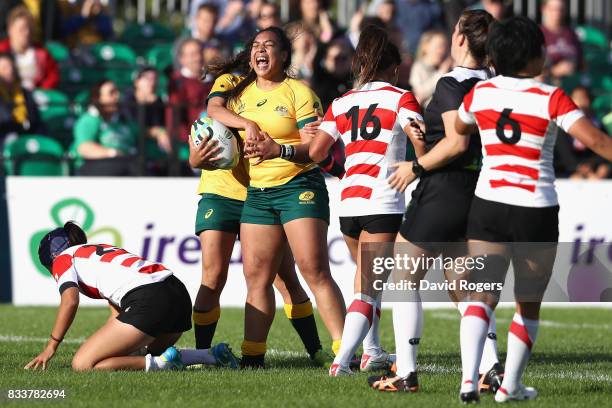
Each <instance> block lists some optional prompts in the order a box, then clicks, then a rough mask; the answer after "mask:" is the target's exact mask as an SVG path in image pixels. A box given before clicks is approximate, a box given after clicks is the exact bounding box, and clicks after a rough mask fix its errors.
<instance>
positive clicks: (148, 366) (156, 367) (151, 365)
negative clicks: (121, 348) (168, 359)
mask: <svg viewBox="0 0 612 408" xmlns="http://www.w3.org/2000/svg"><path fill="white" fill-rule="evenodd" d="M165 366H166V364H165V361H162V360H160V359H159V357H154V356H153V355H151V354H147V355H146V356H145V371H147V372H148V371H161V370H163V369H164V368H165Z"/></svg>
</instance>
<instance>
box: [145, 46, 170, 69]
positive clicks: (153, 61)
mask: <svg viewBox="0 0 612 408" xmlns="http://www.w3.org/2000/svg"><path fill="white" fill-rule="evenodd" d="M172 48H173V46H172V44H158V45H154V46H153V47H152V48H151V49H149V50H148V51H147V52H146V54H145V61H146V62H147V64H148V65H151V66H152V67H155V69H156V70H158V71H160V72H162V71H164V70H165V69H166V68H168V67H169V66H171V65H172V62H173V59H174V58H173V52H172V51H173V50H172Z"/></svg>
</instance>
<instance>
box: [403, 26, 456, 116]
mask: <svg viewBox="0 0 612 408" xmlns="http://www.w3.org/2000/svg"><path fill="white" fill-rule="evenodd" d="M448 51H449V49H448V40H447V38H446V33H445V32H444V31H440V30H432V31H427V32H425V33H423V35H422V36H421V40H420V41H419V48H418V49H417V54H416V60H415V61H414V63H413V64H412V70H411V71H410V86H411V87H412V92H413V93H414V95H415V96H416V98H417V100H418V101H419V103H420V104H421V106H422V107H423V108H424V107H426V106H427V105H428V104H429V101H431V96H432V95H433V93H434V90H435V89H436V84H437V83H438V79H440V78H441V77H442V75H444V74H446V73H447V72H448V71H450V69H451V68H452V66H453V61H452V60H451V58H450V55H449V52H448Z"/></svg>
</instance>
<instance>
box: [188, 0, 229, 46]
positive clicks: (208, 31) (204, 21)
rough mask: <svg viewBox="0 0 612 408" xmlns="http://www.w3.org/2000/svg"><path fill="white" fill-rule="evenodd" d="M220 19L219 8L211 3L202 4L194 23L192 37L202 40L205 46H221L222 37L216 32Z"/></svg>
mask: <svg viewBox="0 0 612 408" xmlns="http://www.w3.org/2000/svg"><path fill="white" fill-rule="evenodd" d="M218 21H219V8H218V7H217V6H215V5H214V4H210V3H205V4H202V5H201V6H200V7H198V10H197V12H196V14H195V21H194V22H193V23H192V30H191V37H192V38H194V39H196V40H198V41H200V42H201V43H202V45H203V46H206V45H207V44H214V45H216V46H221V43H222V39H221V38H219V36H218V35H216V34H215V26H216V25H217V22H218Z"/></svg>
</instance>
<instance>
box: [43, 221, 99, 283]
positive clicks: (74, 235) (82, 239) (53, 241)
mask: <svg viewBox="0 0 612 408" xmlns="http://www.w3.org/2000/svg"><path fill="white" fill-rule="evenodd" d="M86 243H87V235H85V232H84V231H83V230H82V229H81V227H79V226H78V225H77V224H75V223H74V222H73V221H68V222H67V223H65V224H64V226H63V227H59V228H56V229H54V230H53V231H50V232H49V233H47V234H46V235H45V236H44V237H43V238H42V239H41V240H40V244H39V245H38V259H39V260H40V263H41V264H42V265H43V266H44V267H45V268H47V269H48V270H49V272H51V267H52V266H53V261H54V260H55V258H56V257H57V256H58V255H59V254H60V253H62V252H63V251H65V250H66V249H68V248H70V247H72V246H75V245H82V244H86Z"/></svg>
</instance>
